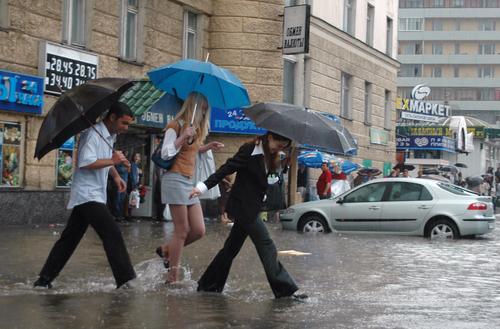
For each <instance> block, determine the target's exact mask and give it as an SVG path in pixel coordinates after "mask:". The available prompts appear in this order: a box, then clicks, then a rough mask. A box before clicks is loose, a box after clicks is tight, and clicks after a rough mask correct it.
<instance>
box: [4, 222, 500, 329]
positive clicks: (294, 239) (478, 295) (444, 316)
mask: <svg viewBox="0 0 500 329" xmlns="http://www.w3.org/2000/svg"><path fill="white" fill-rule="evenodd" d="M62 228H63V227H62V226H52V227H49V226H48V225H43V226H40V227H27V226H15V227H14V226H2V227H1V229H0V323H1V327H2V328H37V329H43V328H63V327H65V328H75V329H76V328H233V327H234V328H433V329H438V328H460V329H462V328H498V327H499V325H500V230H498V229H497V230H495V231H493V232H492V233H490V234H488V235H485V236H483V237H480V238H476V239H466V240H457V241H436V242H434V241H430V240H427V239H425V238H422V237H408V236H395V235H392V236H390V235H362V234H358V235H354V234H352V235H350V234H338V233H332V234H320V235H304V234H299V233H297V232H292V231H282V230H281V227H280V225H279V224H268V228H269V230H270V232H271V235H272V236H273V238H274V240H275V242H276V245H277V247H278V249H279V250H289V249H294V250H298V251H303V252H310V253H311V255H305V256H281V257H280V259H281V261H282V262H283V264H284V265H285V266H286V268H287V269H288V271H289V272H290V273H291V274H292V276H293V277H294V278H295V280H296V281H297V284H298V285H299V286H300V287H301V289H302V290H303V291H304V292H305V293H307V294H308V295H309V296H310V298H309V299H308V300H307V301H305V302H298V301H294V300H290V299H283V300H275V299H273V296H272V293H271V290H270V288H269V286H268V284H267V281H266V278H265V274H264V272H263V269H262V266H261V265H260V262H259V259H258V257H257V254H256V252H255V249H254V248H253V245H252V244H251V242H250V241H247V242H246V244H245V246H244V247H243V249H242V251H241V253H240V255H239V256H238V257H237V258H236V260H235V262H234V263H233V268H232V271H231V274H230V276H229V280H228V284H227V286H226V290H225V291H224V293H223V294H209V293H198V292H196V279H198V278H199V277H200V276H201V274H202V272H203V270H204V269H205V268H206V266H207V265H208V263H209V262H210V260H211V259H212V257H213V256H214V255H215V253H216V252H217V251H218V249H219V248H220V247H221V246H222V244H223V242H224V240H225V238H226V236H227V234H228V233H229V228H227V227H225V226H223V225H222V224H220V223H215V222H209V223H207V235H206V236H205V237H204V238H203V239H202V240H200V241H199V242H197V243H195V244H193V245H191V246H189V247H187V248H186V249H185V251H184V255H183V273H184V278H183V280H182V281H181V282H180V283H179V284H176V285H173V286H168V287H167V286H165V285H164V284H163V281H164V279H165V278H164V276H165V270H164V269H163V265H162V263H161V261H160V259H159V258H157V257H155V254H154V249H155V247H156V246H158V245H159V244H160V243H161V242H162V241H164V237H165V236H167V237H170V235H171V233H172V224H171V223H166V224H164V223H152V222H148V221H142V222H137V223H133V224H131V225H129V226H122V229H123V233H124V237H125V240H126V243H127V246H128V248H129V252H130V255H131V258H132V261H133V263H134V264H135V268H136V271H137V273H138V275H139V278H138V283H139V288H138V289H135V290H133V291H122V290H116V289H115V287H114V280H113V278H112V275H111V271H110V269H109V267H108V264H107V260H106V257H105V254H104V251H103V249H102V247H101V243H100V240H99V239H98V237H97V235H96V234H95V232H94V231H93V230H91V229H89V231H88V232H87V234H86V236H85V237H84V239H83V240H82V242H81V243H80V246H79V248H78V249H77V251H76V253H75V254H74V255H73V257H72V258H71V259H70V261H69V263H68V264H67V265H66V267H65V268H64V270H63V272H62V273H61V275H60V276H59V277H58V278H57V280H56V281H55V282H54V289H52V290H38V289H33V288H32V284H33V281H34V279H35V278H36V275H37V273H38V271H39V270H40V268H41V266H42V265H43V262H44V261H45V258H46V256H47V254H48V252H49V250H50V248H51V247H52V245H53V243H54V242H55V241H56V240H57V238H58V235H59V233H60V232H61V230H62Z"/></svg>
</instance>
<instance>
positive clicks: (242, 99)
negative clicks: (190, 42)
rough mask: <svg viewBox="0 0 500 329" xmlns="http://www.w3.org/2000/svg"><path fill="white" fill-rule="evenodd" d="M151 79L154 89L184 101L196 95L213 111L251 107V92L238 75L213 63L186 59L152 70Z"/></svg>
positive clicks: (149, 73)
mask: <svg viewBox="0 0 500 329" xmlns="http://www.w3.org/2000/svg"><path fill="white" fill-rule="evenodd" d="M148 76H149V79H151V82H152V83H153V84H154V85H155V87H157V88H158V89H161V90H163V91H165V92H167V93H169V94H172V95H175V96H177V97H179V98H181V99H183V100H184V99H186V98H187V97H188V96H189V94H190V93H192V92H195V91H196V92H199V93H201V94H203V95H204V96H205V97H206V98H207V100H208V102H209V104H210V106H212V107H217V108H221V109H225V110H227V109H233V108H237V107H242V106H246V105H249V104H250V99H249V97H248V92H247V90H246V88H245V87H244V86H243V84H242V83H241V81H240V80H239V79H238V78H237V77H236V75H234V74H233V73H231V72H230V71H229V70H227V69H224V68H222V67H219V66H217V65H215V64H212V63H210V62H202V61H198V60H194V59H185V60H181V61H178V62H175V63H173V64H169V65H165V66H162V67H158V68H155V69H152V70H151V71H149V72H148Z"/></svg>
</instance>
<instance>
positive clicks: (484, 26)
mask: <svg viewBox="0 0 500 329" xmlns="http://www.w3.org/2000/svg"><path fill="white" fill-rule="evenodd" d="M495 25H496V24H495V21H494V20H492V19H481V20H479V31H495V27H496V26H495Z"/></svg>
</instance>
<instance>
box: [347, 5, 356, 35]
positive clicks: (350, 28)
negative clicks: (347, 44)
mask: <svg viewBox="0 0 500 329" xmlns="http://www.w3.org/2000/svg"><path fill="white" fill-rule="evenodd" d="M355 25H356V0H344V31H345V32H347V33H349V34H350V35H354V32H355V29H354V27H355Z"/></svg>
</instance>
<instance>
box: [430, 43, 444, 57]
mask: <svg viewBox="0 0 500 329" xmlns="http://www.w3.org/2000/svg"><path fill="white" fill-rule="evenodd" d="M432 54H433V55H442V54H443V44H442V43H438V42H433V43H432Z"/></svg>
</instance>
